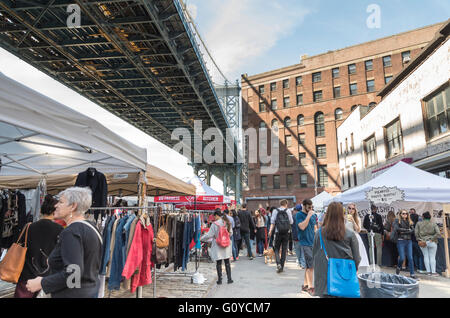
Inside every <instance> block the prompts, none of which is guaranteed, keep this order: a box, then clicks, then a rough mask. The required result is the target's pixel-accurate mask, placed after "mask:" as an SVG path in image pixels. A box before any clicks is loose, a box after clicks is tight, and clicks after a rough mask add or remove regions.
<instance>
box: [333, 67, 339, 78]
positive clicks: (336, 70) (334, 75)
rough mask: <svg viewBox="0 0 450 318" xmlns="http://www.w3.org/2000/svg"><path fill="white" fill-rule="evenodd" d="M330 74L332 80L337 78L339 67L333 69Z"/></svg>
mask: <svg viewBox="0 0 450 318" xmlns="http://www.w3.org/2000/svg"><path fill="white" fill-rule="evenodd" d="M332 73H333V78H338V77H339V67H336V68H333V70H332Z"/></svg>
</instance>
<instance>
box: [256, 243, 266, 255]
mask: <svg viewBox="0 0 450 318" xmlns="http://www.w3.org/2000/svg"><path fill="white" fill-rule="evenodd" d="M257 248H258V250H257V251H256V253H258V254H262V253H264V242H263V241H262V240H260V241H258V246H257Z"/></svg>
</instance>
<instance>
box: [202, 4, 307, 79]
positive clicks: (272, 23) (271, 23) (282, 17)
mask: <svg viewBox="0 0 450 318" xmlns="http://www.w3.org/2000/svg"><path fill="white" fill-rule="evenodd" d="M208 5H210V6H211V7H214V8H215V10H209V11H210V12H208V14H209V15H208V19H207V21H206V22H205V23H204V24H203V25H204V27H202V25H199V29H200V30H199V31H200V32H201V34H202V36H203V37H204V39H205V42H206V45H208V49H209V50H210V52H211V54H212V55H213V57H214V59H215V60H216V62H217V64H218V65H219V67H220V68H221V69H222V71H223V72H224V73H225V74H226V75H227V76H229V74H236V72H238V71H240V70H242V69H244V68H245V65H246V64H247V63H248V62H249V61H251V60H252V59H254V58H256V57H259V56H261V55H263V54H264V53H266V52H267V51H269V50H270V49H271V48H272V47H274V46H275V45H276V44H277V42H278V41H279V40H280V39H282V38H283V37H286V36H288V35H289V34H291V33H292V32H293V30H294V29H295V28H296V27H297V26H298V25H300V24H301V23H302V22H303V20H304V18H305V16H306V15H307V14H309V13H310V12H311V9H310V8H307V7H305V6H304V5H303V4H302V3H301V1H298V0H285V1H260V0H228V1H219V0H212V1H210V2H209V4H208ZM202 9H203V8H200V10H202ZM211 21H212V22H211ZM208 67H209V68H210V69H211V68H212V66H211V65H210V64H208Z"/></svg>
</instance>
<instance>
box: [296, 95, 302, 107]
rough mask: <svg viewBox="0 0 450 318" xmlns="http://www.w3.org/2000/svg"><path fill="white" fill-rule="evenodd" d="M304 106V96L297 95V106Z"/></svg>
mask: <svg viewBox="0 0 450 318" xmlns="http://www.w3.org/2000/svg"><path fill="white" fill-rule="evenodd" d="M301 104H303V94H299V95H297V105H301Z"/></svg>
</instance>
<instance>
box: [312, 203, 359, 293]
mask: <svg viewBox="0 0 450 318" xmlns="http://www.w3.org/2000/svg"><path fill="white" fill-rule="evenodd" d="M344 222H345V219H344V208H343V206H342V204H340V203H337V202H333V203H331V204H330V205H329V206H328V209H327V213H326V215H325V219H324V222H323V225H322V227H321V228H320V229H319V230H318V231H317V232H316V235H315V237H314V245H313V248H312V250H313V256H314V295H316V296H320V297H321V298H332V297H333V296H330V295H328V290H327V283H328V281H327V273H328V261H327V258H326V256H325V252H324V251H323V249H322V248H321V245H320V235H319V231H321V234H322V240H323V245H324V247H325V249H326V252H327V255H328V258H340V259H350V260H353V261H354V262H355V266H356V269H357V270H358V267H359V263H360V261H361V257H360V255H359V247H358V244H359V243H358V239H357V237H356V235H357V234H356V233H355V232H354V231H352V230H351V229H349V228H347V227H346V226H345V223H344ZM333 298H334V297H333Z"/></svg>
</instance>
